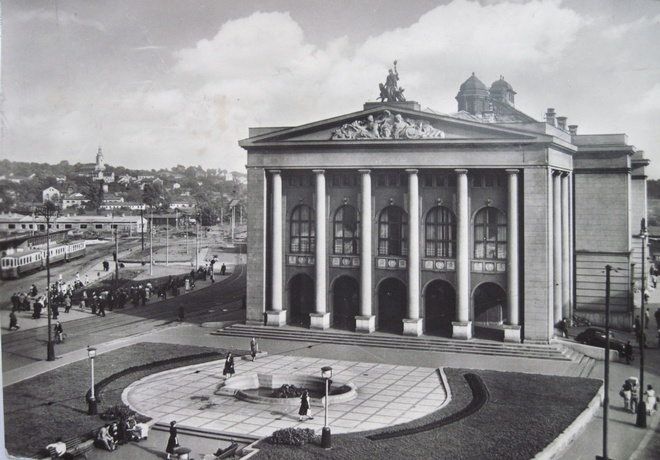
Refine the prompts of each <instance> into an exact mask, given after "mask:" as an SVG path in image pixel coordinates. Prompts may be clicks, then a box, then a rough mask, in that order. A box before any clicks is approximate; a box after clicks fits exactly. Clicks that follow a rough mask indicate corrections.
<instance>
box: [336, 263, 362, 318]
mask: <svg viewBox="0 0 660 460" xmlns="http://www.w3.org/2000/svg"><path fill="white" fill-rule="evenodd" d="M359 315H360V286H359V285H358V282H357V281H356V280H354V279H353V278H351V277H349V276H342V277H340V278H338V279H337V281H335V283H334V286H333V289H332V317H333V326H334V327H335V328H337V329H345V330H349V331H354V330H355V317H356V316H359Z"/></svg>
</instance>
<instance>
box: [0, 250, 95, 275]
mask: <svg viewBox="0 0 660 460" xmlns="http://www.w3.org/2000/svg"><path fill="white" fill-rule="evenodd" d="M86 253H87V246H86V244H85V242H84V241H75V242H73V243H65V244H58V245H54V246H52V247H51V248H50V250H46V249H35V250H30V251H22V252H15V253H14V254H9V255H6V256H4V257H2V258H1V259H0V278H2V279H4V280H7V279H16V278H20V277H22V276H25V275H27V274H30V273H32V272H34V271H36V270H40V269H43V268H46V258H47V257H48V254H50V260H49V263H50V264H51V265H53V264H56V263H59V262H70V261H71V260H73V259H77V258H79V257H84V256H85V254H86Z"/></svg>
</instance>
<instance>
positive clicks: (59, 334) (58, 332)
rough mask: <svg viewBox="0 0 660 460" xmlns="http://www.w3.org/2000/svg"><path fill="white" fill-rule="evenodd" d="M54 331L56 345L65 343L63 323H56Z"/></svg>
mask: <svg viewBox="0 0 660 460" xmlns="http://www.w3.org/2000/svg"><path fill="white" fill-rule="evenodd" d="M53 330H54V332H55V342H56V343H62V342H64V328H63V327H62V323H60V322H59V321H58V322H56V323H55V327H54V328H53Z"/></svg>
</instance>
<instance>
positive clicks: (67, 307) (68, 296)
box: [64, 292, 71, 313]
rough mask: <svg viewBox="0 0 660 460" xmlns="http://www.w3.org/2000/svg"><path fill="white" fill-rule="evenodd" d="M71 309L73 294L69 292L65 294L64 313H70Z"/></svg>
mask: <svg viewBox="0 0 660 460" xmlns="http://www.w3.org/2000/svg"><path fill="white" fill-rule="evenodd" d="M70 310H71V294H69V293H68V292H67V293H66V295H65V296H64V313H69V311H70Z"/></svg>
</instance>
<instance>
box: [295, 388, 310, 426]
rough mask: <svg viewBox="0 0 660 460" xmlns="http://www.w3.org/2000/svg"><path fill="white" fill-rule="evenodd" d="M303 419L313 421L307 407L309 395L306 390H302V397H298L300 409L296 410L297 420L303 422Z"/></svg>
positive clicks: (308, 406)
mask: <svg viewBox="0 0 660 460" xmlns="http://www.w3.org/2000/svg"><path fill="white" fill-rule="evenodd" d="M303 417H307V418H308V419H309V420H314V417H312V410H311V409H310V405H309V393H308V392H307V390H303V393H302V395H300V409H299V410H298V420H299V421H301V422H302V421H303Z"/></svg>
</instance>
